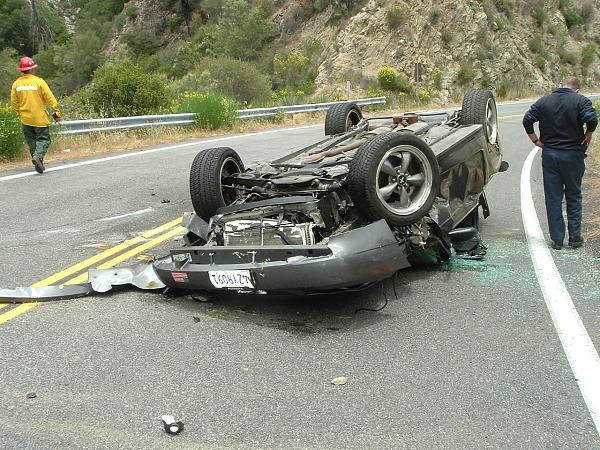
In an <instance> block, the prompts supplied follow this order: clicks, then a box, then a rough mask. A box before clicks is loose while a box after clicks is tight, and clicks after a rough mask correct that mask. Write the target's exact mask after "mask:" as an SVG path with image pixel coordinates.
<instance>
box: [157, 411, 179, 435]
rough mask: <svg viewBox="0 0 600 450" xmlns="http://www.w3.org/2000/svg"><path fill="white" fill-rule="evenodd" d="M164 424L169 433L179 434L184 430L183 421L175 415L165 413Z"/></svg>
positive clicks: (166, 431)
mask: <svg viewBox="0 0 600 450" xmlns="http://www.w3.org/2000/svg"><path fill="white" fill-rule="evenodd" d="M162 421H163V426H164V427H165V433H167V434H179V433H181V432H182V431H183V422H182V421H181V420H176V419H175V417H173V416H169V415H165V416H162Z"/></svg>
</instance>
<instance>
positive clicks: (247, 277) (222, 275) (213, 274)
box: [208, 270, 254, 288]
mask: <svg viewBox="0 0 600 450" xmlns="http://www.w3.org/2000/svg"><path fill="white" fill-rule="evenodd" d="M208 276H209V278H210V282H211V283H212V285H213V286H214V287H216V288H254V281H253V280H252V275H251V274H250V271H249V270H209V271H208Z"/></svg>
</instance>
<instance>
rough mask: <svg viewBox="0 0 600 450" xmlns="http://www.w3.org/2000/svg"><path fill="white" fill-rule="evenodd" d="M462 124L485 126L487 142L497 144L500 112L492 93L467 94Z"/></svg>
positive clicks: (488, 91)
mask: <svg viewBox="0 0 600 450" xmlns="http://www.w3.org/2000/svg"><path fill="white" fill-rule="evenodd" d="M461 124H462V125H483V130H484V132H485V137H486V139H487V141H488V142H489V143H490V144H496V142H497V140H498V112H497V110H496V100H495V99H494V94H492V91H490V90H488V89H480V90H474V91H469V92H467V93H466V94H465V96H464V98H463V104H462V113H461Z"/></svg>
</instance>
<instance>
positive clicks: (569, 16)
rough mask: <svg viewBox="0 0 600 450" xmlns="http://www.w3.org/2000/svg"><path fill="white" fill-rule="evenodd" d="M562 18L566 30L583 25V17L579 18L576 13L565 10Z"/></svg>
mask: <svg viewBox="0 0 600 450" xmlns="http://www.w3.org/2000/svg"><path fill="white" fill-rule="evenodd" d="M563 16H564V18H565V23H566V24H567V28H569V29H571V28H572V27H575V26H577V25H582V24H583V17H581V16H580V15H579V14H577V13H576V12H574V11H572V10H570V9H566V10H564V11H563Z"/></svg>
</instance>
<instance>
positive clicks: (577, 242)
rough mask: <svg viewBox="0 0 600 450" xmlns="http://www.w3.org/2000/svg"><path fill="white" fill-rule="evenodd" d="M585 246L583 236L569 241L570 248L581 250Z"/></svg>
mask: <svg viewBox="0 0 600 450" xmlns="http://www.w3.org/2000/svg"><path fill="white" fill-rule="evenodd" d="M582 245H583V238H582V237H581V236H579V237H576V238H573V239H569V247H571V248H579V247H581V246H582Z"/></svg>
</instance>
